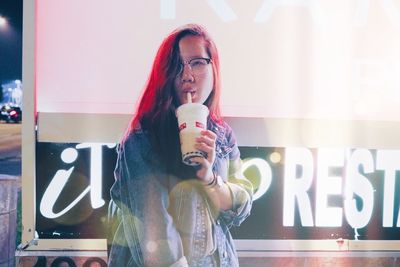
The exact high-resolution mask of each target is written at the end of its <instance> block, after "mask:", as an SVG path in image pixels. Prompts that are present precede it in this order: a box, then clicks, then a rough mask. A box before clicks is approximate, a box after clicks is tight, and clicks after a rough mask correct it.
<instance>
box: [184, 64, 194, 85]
mask: <svg viewBox="0 0 400 267" xmlns="http://www.w3.org/2000/svg"><path fill="white" fill-rule="evenodd" d="M181 81H182V82H193V81H194V76H193V73H192V70H191V69H190V66H189V65H188V64H185V65H183V70H182V76H181Z"/></svg>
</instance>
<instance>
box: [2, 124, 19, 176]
mask: <svg viewBox="0 0 400 267" xmlns="http://www.w3.org/2000/svg"><path fill="white" fill-rule="evenodd" d="M21 126H22V124H14V123H3V122H0V174H6V175H13V176H21Z"/></svg>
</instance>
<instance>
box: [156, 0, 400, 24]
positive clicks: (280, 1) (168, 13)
mask: <svg viewBox="0 0 400 267" xmlns="http://www.w3.org/2000/svg"><path fill="white" fill-rule="evenodd" d="M206 2H207V5H208V6H209V7H210V8H211V9H212V10H213V11H214V13H215V14H216V15H217V16H218V17H219V18H220V19H221V20H222V21H224V22H230V21H234V20H237V19H238V16H237V15H236V13H235V11H234V9H233V8H232V7H231V6H230V5H229V4H228V3H227V1H225V0H207V1H206ZM378 3H379V4H380V6H381V7H382V9H383V11H384V12H385V14H386V15H387V16H388V18H389V19H390V20H392V22H393V23H396V24H400V10H399V8H397V6H396V4H395V2H394V1H393V0H386V1H379V2H378ZM298 6H300V7H305V8H307V9H308V10H309V12H310V14H311V16H312V18H313V20H314V22H316V23H317V24H321V23H322V22H323V18H326V17H327V16H326V14H324V12H323V10H322V8H321V6H320V4H319V2H318V1H315V0H264V1H263V2H262V3H261V5H260V6H259V8H258V10H257V11H256V15H255V16H254V19H253V20H254V22H256V23H265V22H267V21H268V20H269V19H270V18H271V17H272V15H273V14H274V12H275V11H276V10H277V9H278V8H281V7H298ZM369 10H370V0H365V1H357V2H356V5H355V12H354V14H355V16H354V25H355V26H365V25H366V24H367V18H368V13H369ZM160 18H161V19H175V18H176V0H161V1H160Z"/></svg>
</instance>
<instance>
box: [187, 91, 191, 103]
mask: <svg viewBox="0 0 400 267" xmlns="http://www.w3.org/2000/svg"><path fill="white" fill-rule="evenodd" d="M186 97H187V102H188V103H192V94H191V93H190V92H188V93H187V95H186Z"/></svg>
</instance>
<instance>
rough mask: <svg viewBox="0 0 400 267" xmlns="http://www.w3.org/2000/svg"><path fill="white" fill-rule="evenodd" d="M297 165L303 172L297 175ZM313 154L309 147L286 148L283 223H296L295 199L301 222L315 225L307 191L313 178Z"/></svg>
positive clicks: (285, 224) (286, 224)
mask: <svg viewBox="0 0 400 267" xmlns="http://www.w3.org/2000/svg"><path fill="white" fill-rule="evenodd" d="M297 167H301V169H302V174H301V175H300V177H297V174H296V170H297ZM313 169H314V168H313V156H312V154H311V152H310V150H308V149H307V148H287V149H286V150H285V175H284V193H283V225H284V226H293V225H294V213H295V201H296V199H297V203H298V206H299V213H300V219H301V224H302V225H303V226H313V225H314V223H313V216H312V211H311V203H310V198H309V197H308V194H307V191H308V190H309V189H310V187H311V183H312V180H313Z"/></svg>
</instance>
